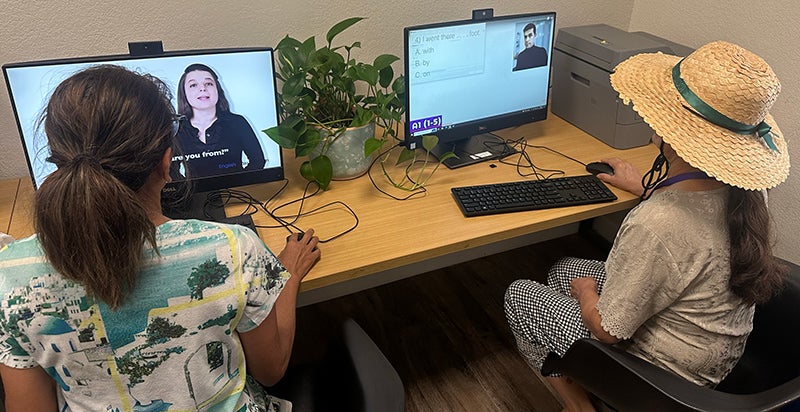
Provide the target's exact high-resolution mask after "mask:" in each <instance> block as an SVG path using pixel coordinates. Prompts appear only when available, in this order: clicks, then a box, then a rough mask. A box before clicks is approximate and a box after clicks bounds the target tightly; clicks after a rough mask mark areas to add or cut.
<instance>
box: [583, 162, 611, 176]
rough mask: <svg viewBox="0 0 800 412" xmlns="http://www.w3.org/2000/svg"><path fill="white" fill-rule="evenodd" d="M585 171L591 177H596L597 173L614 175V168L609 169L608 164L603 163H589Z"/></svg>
mask: <svg viewBox="0 0 800 412" xmlns="http://www.w3.org/2000/svg"><path fill="white" fill-rule="evenodd" d="M586 171H587V172H589V173H591V174H593V175H597V174H598V173H606V174H609V175H613V174H614V168H613V167H611V165H610V164H608V163H603V162H592V163H589V164H588V165H586Z"/></svg>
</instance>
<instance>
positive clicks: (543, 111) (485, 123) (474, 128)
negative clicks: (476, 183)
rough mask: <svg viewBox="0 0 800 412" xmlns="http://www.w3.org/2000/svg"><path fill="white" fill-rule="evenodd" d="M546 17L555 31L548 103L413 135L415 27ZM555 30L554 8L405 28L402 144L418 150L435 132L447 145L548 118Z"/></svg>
mask: <svg viewBox="0 0 800 412" xmlns="http://www.w3.org/2000/svg"><path fill="white" fill-rule="evenodd" d="M544 16H552V29H551V30H552V34H551V36H550V46H549V47H548V53H549V54H550V55H549V57H548V64H547V67H548V69H547V70H548V76H547V78H548V85H547V90H546V94H547V98H546V99H545V105H544V106H543V107H540V108H535V109H532V110H525V111H516V112H509V113H504V114H500V115H496V116H490V117H485V118H482V119H476V120H474V121H470V122H465V123H461V124H459V125H457V126H455V127H452V128H447V129H439V130H436V131H435V132H431V133H426V134H424V135H418V136H413V135H412V134H411V127H410V122H411V120H412V119H411V118H410V116H409V114H410V102H411V94H412V90H411V87H410V76H409V73H410V72H411V70H410V61H411V59H410V58H409V57H410V56H409V36H410V35H411V33H412V32H413V31H416V30H426V29H435V28H442V27H452V26H458V25H465V24H474V23H487V24H488V23H492V22H497V21H502V20H512V19H526V18H541V17H544ZM555 32H556V12H555V11H546V12H535V13H520V14H511V15H504V16H493V17H491V18H481V19H464V20H453V21H445V22H438V23H429V24H421V25H416V26H409V27H406V28H404V29H403V55H404V58H405V59H404V70H405V72H404V79H405V108H406V117H405V121H404V141H403V144H404V145H405V147H407V148H409V149H416V148H418V147H421V141H422V137H423V136H425V135H430V134H433V135H436V137H437V138H438V141H439V145H445V144H448V143H452V142H456V141H459V140H464V139H469V138H471V137H472V136H477V135H480V134H483V133H488V132H493V131H497V130H501V129H506V128H509V127H515V126H519V125H522V124H526V123H531V122H537V121H541V120H545V119H547V115H548V111H549V106H550V85H551V84H552V65H553V57H552V52H553V44H554V42H555V39H554V37H555Z"/></svg>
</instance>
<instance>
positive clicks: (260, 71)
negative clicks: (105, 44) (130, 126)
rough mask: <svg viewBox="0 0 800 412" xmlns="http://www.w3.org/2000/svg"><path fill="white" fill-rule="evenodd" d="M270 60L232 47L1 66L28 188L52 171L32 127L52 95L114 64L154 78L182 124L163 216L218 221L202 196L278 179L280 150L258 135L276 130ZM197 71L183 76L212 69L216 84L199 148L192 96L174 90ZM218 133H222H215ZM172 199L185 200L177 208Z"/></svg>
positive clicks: (266, 51)
mask: <svg viewBox="0 0 800 412" xmlns="http://www.w3.org/2000/svg"><path fill="white" fill-rule="evenodd" d="M273 61H274V60H273V50H272V49H270V48H237V49H209V50H189V51H174V52H161V53H156V54H153V55H114V56H97V57H83V58H75V59H62V60H47V61H35V62H25V63H13V64H7V65H4V66H3V74H4V76H5V80H6V84H7V85H8V92H9V95H10V97H11V105H12V107H13V109H14V115H15V117H16V120H17V126H18V128H19V133H20V137H21V139H22V146H23V148H24V151H25V157H26V159H27V162H28V168H29V171H30V174H31V178H32V179H33V186H34V188H38V187H39V186H40V185H41V184H42V182H43V181H44V180H45V178H46V177H47V176H48V175H49V174H50V173H51V172H52V171H53V170H55V165H54V164H52V163H50V162H48V161H47V160H46V159H47V157H48V156H49V150H48V145H47V136H46V135H45V133H44V130H42V129H43V128H41V127H37V126H38V119H39V117H40V116H41V114H42V112H43V111H44V110H45V108H46V104H47V101H48V99H49V98H50V96H51V94H52V92H53V90H54V89H55V87H56V86H58V84H59V83H61V81H63V80H64V79H66V78H67V77H69V76H70V75H72V74H74V73H76V72H78V71H80V70H81V69H84V68H86V67H89V66H94V65H100V64H114V65H119V66H123V67H126V68H129V69H131V70H134V71H136V72H139V73H149V74H150V75H153V76H155V77H158V78H159V79H161V80H162V81H164V82H165V83H166V84H167V85H169V87H170V88H171V92H172V95H173V96H172V98H173V104H174V105H175V107H176V112H179V113H180V112H181V111H183V112H186V117H187V119H186V120H183V121H181V126H180V128H181V130H180V132H179V133H178V137H177V138H176V146H175V149H174V156H173V170H174V172H173V176H172V177H173V182H171V183H169V184H168V185H167V187H165V189H164V192H163V193H164V198H165V200H166V201H165V202H164V204H165V212H166V213H167V215H168V216H170V217H173V218H189V217H196V218H215V219H218V218H224V217H225V216H224V211H223V210H222V209H221V205H216V207H215V206H214V205H211V207H209V205H206V204H205V197H206V196H205V192H209V191H214V190H218V189H224V188H232V187H237V186H243V185H249V184H255V183H263V182H270V181H275V180H281V179H283V176H284V175H283V159H282V153H281V150H280V147H279V146H278V145H277V144H275V143H274V142H273V141H272V140H271V139H269V137H268V136H267V135H266V134H264V133H262V132H261V130H263V129H267V128H269V127H272V126H275V125H277V124H278V101H277V93H276V85H275V75H274V66H273ZM197 64H200V65H202V66H193V68H192V69H190V70H189V72H195V74H198V73H202V72H203V70H199V71H198V70H194V69H197V68H199V69H208V70H211V71H213V72H214V74H215V75H216V77H217V79H216V80H215V82H216V83H218V84H217V85H216V87H217V99H218V103H217V105H216V107H217V113H216V114H217V119H216V120H215V121H214V124H212V125H211V126H209V127H208V129H206V133H205V136H206V141H205V142H202V141H200V139H199V137H198V131H199V129H196V128H194V126H192V125H191V123H192V121H191V120H192V113H193V110H194V109H193V107H196V106H193V105H192V102H190V101H189V100H191V97H189V98H188V99H187V98H185V97H184V96H188V94H187V93H185V92H181V91H180V88H181V87H182V85H181V84H179V82H180V81H181V80H182V76H183V74H184V71H185V70H186V69H188V68H189V67H190V66H191V65H197ZM205 73H206V74H205V75H203V76H200V77H198V78H197V79H194V80H191V81H197V82H198V83H197V84H202V83H203V82H205V81H207V79H206V80H203V79H205V78H207V77H209V76H208V72H205ZM191 77H195V76H191V75H189V74H187V78H186V79H183V80H184V83H185V84H187V85H188V83H189V82H190V78H191ZM212 77H213V76H212ZM198 79H199V80H198ZM202 87H205V86H202ZM184 90H187V89H184ZM207 94H208V93H204V94H203V95H202V96H200V97H199V98H200V99H205V100H207V101H208V99H210V97H209V96H207ZM223 96H224V99H223ZM181 99H183V101H184V103H183V104H181V103H180V100H181ZM223 100H226V101H227V106H228V109H229V111H228V112H229V113H228V114H226V115H223V114H222V111H221V110H220V104H221V103H220V102H222V101H223ZM187 110H188V112H187ZM215 125H216V126H215ZM223 126H225V128H224V133H223V132H222V130H221V129H223ZM215 127H216V128H215ZM231 130H234V132H233V133H231ZM186 136H189V137H186ZM187 169H188V170H187ZM187 187H188V188H189V189H191V190H192V192H193V193H196V195H195V196H194V197H189V196H185V194H184V193H183V192H184V189H186V188H187ZM175 200H184V201H183V202H180V203H179V204H176V202H174V201H175Z"/></svg>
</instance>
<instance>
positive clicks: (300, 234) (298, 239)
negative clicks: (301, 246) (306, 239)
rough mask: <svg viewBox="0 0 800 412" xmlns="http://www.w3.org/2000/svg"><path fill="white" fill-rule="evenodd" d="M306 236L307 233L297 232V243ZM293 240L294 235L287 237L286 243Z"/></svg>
mask: <svg viewBox="0 0 800 412" xmlns="http://www.w3.org/2000/svg"><path fill="white" fill-rule="evenodd" d="M304 234H305V232H297V241H298V242H299V241H301V240H303V235H304ZM291 238H292V235H289V236H286V241H287V242H288V241H289V239H291Z"/></svg>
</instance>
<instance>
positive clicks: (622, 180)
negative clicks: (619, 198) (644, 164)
mask: <svg viewBox="0 0 800 412" xmlns="http://www.w3.org/2000/svg"><path fill="white" fill-rule="evenodd" d="M601 161H602V162H604V163H608V164H609V165H611V167H613V168H614V174H613V175H609V174H606V173H599V174H598V175H597V178H598V179H600V180H602V181H604V182H606V183H609V184H612V185H614V186H616V187H618V188H620V189H623V190H626V191H628V192H631V193H633V194H634V195H636V196H641V195H642V192H644V187H642V173H641V172H639V170H637V169H636V167H634V166H633V165H632V164H631V163H630V162H628V161H627V160H622V159H620V158H617V157H612V158H608V159H602V160H601Z"/></svg>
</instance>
